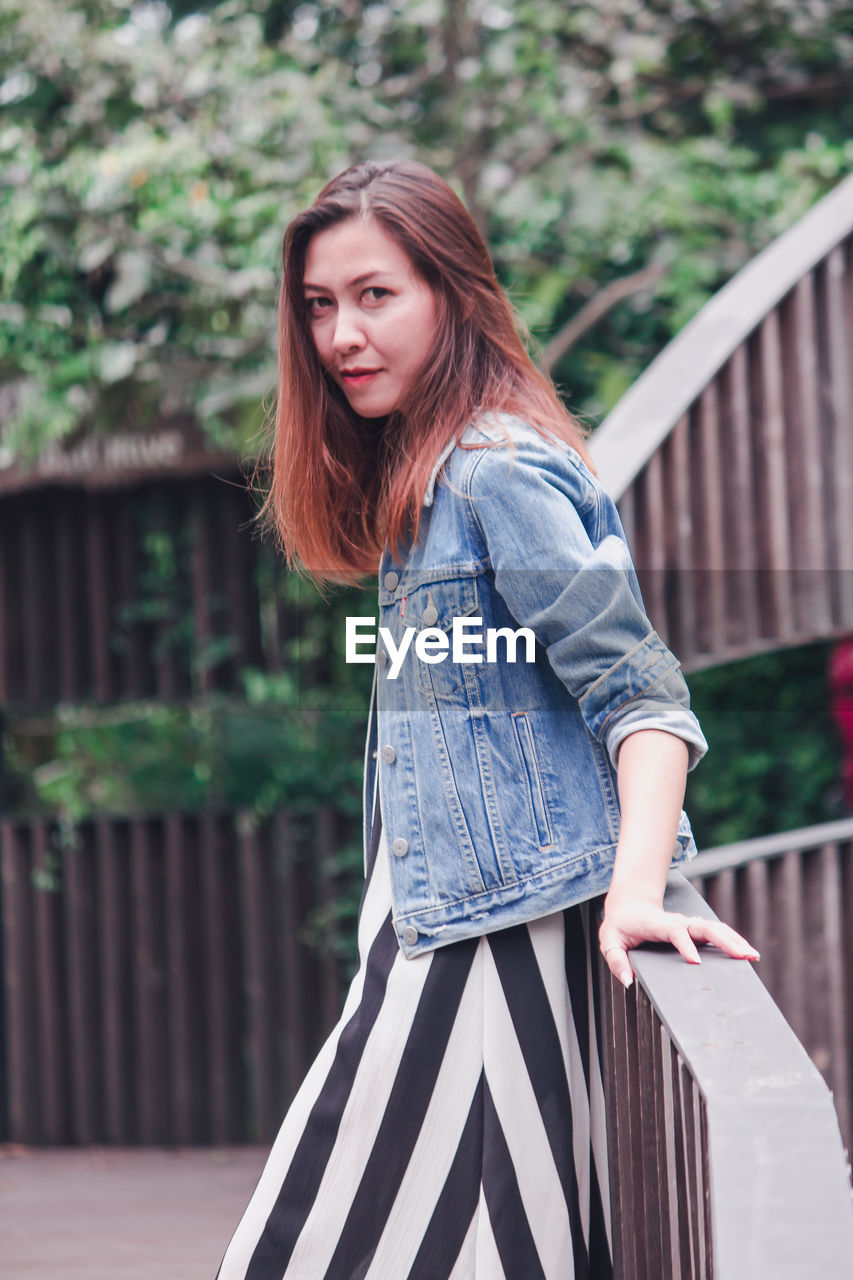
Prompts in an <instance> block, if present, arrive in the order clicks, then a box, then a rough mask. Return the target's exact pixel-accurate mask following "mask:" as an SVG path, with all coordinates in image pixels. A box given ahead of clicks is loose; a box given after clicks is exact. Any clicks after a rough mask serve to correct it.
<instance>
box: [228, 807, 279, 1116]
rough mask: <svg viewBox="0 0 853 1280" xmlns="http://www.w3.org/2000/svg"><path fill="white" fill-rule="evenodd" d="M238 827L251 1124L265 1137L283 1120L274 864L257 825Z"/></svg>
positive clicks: (241, 825)
mask: <svg viewBox="0 0 853 1280" xmlns="http://www.w3.org/2000/svg"><path fill="white" fill-rule="evenodd" d="M238 830H239V857H240V879H241V900H242V908H243V949H244V955H245V973H246V978H245V984H244V991H245V996H246V1017H247V1027H246V1033H247V1034H246V1049H247V1051H248V1054H249V1058H250V1064H251V1065H250V1070H251V1080H252V1088H251V1097H252V1102H253V1104H254V1109H255V1114H254V1116H253V1118H252V1121H251V1127H252V1131H253V1132H254V1133H255V1134H257V1135H258V1136H259V1137H261V1136H262V1137H269V1136H270V1134H273V1133H275V1130H276V1128H277V1123H276V1122H277V1119H278V1118H279V1115H278V1094H277V1090H276V1087H275V1080H276V1076H277V1064H276V1053H275V1038H274V1036H273V1025H274V1022H273V1010H274V1009H275V1006H276V1000H275V990H274V979H275V974H274V971H273V966H272V964H271V963H270V959H271V955H272V938H271V933H272V929H271V921H270V919H269V906H270V877H269V874H268V871H269V867H268V866H265V865H264V862H265V859H264V853H263V850H262V849H261V846H260V842H259V840H258V836H257V831H256V829H255V827H254V825H253V824H252V823H251V822H249V821H245V820H244V821H242V822H239V826H238Z"/></svg>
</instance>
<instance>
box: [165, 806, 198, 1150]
mask: <svg viewBox="0 0 853 1280" xmlns="http://www.w3.org/2000/svg"><path fill="white" fill-rule="evenodd" d="M164 828H165V843H166V849H165V855H166V856H165V868H166V954H167V957H168V975H169V1001H168V1019H169V1039H168V1046H169V1075H170V1080H171V1104H172V1109H171V1125H170V1136H171V1137H172V1139H173V1140H174V1141H177V1142H179V1143H182V1144H187V1143H189V1142H192V1140H193V1115H194V1112H195V1102H194V1098H193V1094H194V1090H195V1088H196V1087H197V1085H196V1082H195V1081H194V1071H193V1048H192V989H191V985H190V984H191V958H190V948H189V940H188V937H187V929H188V925H189V922H190V919H191V915H192V912H191V902H190V894H191V889H190V877H189V872H188V866H187V863H188V860H189V859H188V854H189V849H188V844H189V841H188V840H187V838H186V835H185V832H184V830H183V823H182V821H181V819H180V817H179V816H178V815H177V814H169V816H168V817H167V818H166V820H165V823H164Z"/></svg>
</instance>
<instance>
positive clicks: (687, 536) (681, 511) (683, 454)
mask: <svg viewBox="0 0 853 1280" xmlns="http://www.w3.org/2000/svg"><path fill="white" fill-rule="evenodd" d="M688 432H689V424H688V419H687V415H686V414H685V415H684V416H683V417H681V418H679V420H678V422H677V423H676V424H675V427H674V428H673V432H672V436H671V438H670V448H669V450H668V451H667V459H668V463H669V483H668V485H667V489H668V492H669V495H670V501H671V504H672V520H673V526H674V547H673V560H674V565H675V577H676V588H677V589H676V601H675V610H674V616H673V628H672V647H673V649H674V650H675V652H676V653H677V654H678V656H679V657H680V658H681V660H682V661H685V660H686V659H689V658H692V657H693V656H694V655H695V654H696V652H697V650H698V648H699V638H698V635H697V575H696V534H695V504H694V502H693V495H692V489H691V484H690V441H689V438H688Z"/></svg>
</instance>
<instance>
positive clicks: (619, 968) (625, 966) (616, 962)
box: [601, 942, 634, 988]
mask: <svg viewBox="0 0 853 1280" xmlns="http://www.w3.org/2000/svg"><path fill="white" fill-rule="evenodd" d="M601 954H602V955H603V956H604V959H605V960H606V961H607V967H608V969H609V970H610V972H611V973H612V974H613V976H614V978H618V979H619V981H620V982H621V983H622V985H623V987H626V988H627V987H630V985H631V983H632V982H633V981H634V974H633V971H632V969H631V965H630V963H629V961H628V952H627V951H626V950H625V948H624V947H623V946H622V944H621V943H619V942H612V943H611V944H610V946H609V947H604V946H602V949H601Z"/></svg>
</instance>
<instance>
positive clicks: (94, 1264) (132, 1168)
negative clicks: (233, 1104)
mask: <svg viewBox="0 0 853 1280" xmlns="http://www.w3.org/2000/svg"><path fill="white" fill-rule="evenodd" d="M265 1156H266V1149H265V1148H263V1149H262V1148H259V1147H228V1148H218V1149H211V1148H193V1149H188V1148H183V1149H179V1150H160V1149H158V1150H150V1149H146V1150H129V1149H127V1148H121V1149H115V1148H113V1149H110V1150H106V1149H103V1148H82V1149H77V1150H74V1149H70V1148H69V1149H60V1150H57V1149H39V1148H34V1147H0V1223H2V1227H0V1235H2V1240H3V1245H2V1250H0V1277H2V1278H3V1280H48V1277H50V1280H56V1277H58V1276H61V1277H62V1280H118V1277H121V1280H143V1278H144V1280H213V1278H214V1276H215V1275H216V1270H217V1267H218V1266H219V1262H220V1260H221V1258H222V1254H223V1253H224V1252H225V1248H226V1245H227V1244H228V1240H229V1238H230V1236H231V1233H232V1232H233V1230H234V1228H235V1227H236V1225H237V1222H238V1220H239V1218H240V1215H241V1213H242V1211H243V1209H244V1208H245V1206H246V1204H247V1202H248V1199H249V1196H250V1195H251V1193H252V1190H253V1188H254V1186H255V1183H256V1182H257V1179H258V1175H259V1174H260V1171H261V1168H262V1167H263V1163H264V1159H265Z"/></svg>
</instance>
